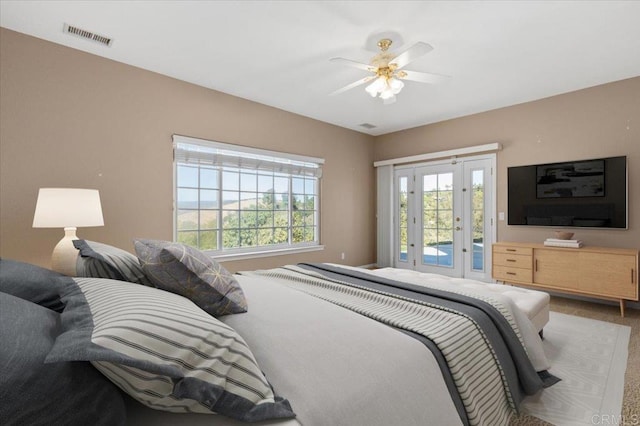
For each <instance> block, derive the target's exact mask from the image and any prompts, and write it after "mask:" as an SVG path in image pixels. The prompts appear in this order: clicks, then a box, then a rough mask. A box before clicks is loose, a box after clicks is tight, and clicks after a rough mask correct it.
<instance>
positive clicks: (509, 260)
mask: <svg viewBox="0 0 640 426" xmlns="http://www.w3.org/2000/svg"><path fill="white" fill-rule="evenodd" d="M506 260H507V262H515V261H516V260H515V259H506Z"/></svg>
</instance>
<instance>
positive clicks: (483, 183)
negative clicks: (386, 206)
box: [394, 157, 495, 281]
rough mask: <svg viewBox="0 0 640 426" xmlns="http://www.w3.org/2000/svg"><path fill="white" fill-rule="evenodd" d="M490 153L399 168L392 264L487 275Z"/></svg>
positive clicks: (490, 221) (479, 276)
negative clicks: (488, 154)
mask: <svg viewBox="0 0 640 426" xmlns="http://www.w3.org/2000/svg"><path fill="white" fill-rule="evenodd" d="M493 163H494V157H488V158H487V157H482V158H475V157H474V158H471V159H458V160H448V161H446V162H433V163H427V164H420V165H416V166H412V167H398V168H396V169H395V174H394V187H395V191H394V198H395V200H394V204H395V212H394V226H395V232H394V234H395V256H394V263H395V265H394V266H395V267H396V268H406V269H414V270H417V271H421V272H432V273H438V274H443V275H449V276H452V277H466V278H473V279H479V280H485V281H489V280H490V279H491V271H490V270H489V265H491V243H492V242H493V239H494V238H495V236H494V232H495V231H494V228H493V215H494V213H493V212H494V206H493V198H494V197H493V192H494V191H493V187H494V179H493V176H492V170H493Z"/></svg>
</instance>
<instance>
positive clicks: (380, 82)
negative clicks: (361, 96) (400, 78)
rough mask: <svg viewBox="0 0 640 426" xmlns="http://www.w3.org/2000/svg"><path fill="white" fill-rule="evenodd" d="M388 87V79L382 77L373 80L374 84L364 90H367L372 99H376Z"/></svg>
mask: <svg viewBox="0 0 640 426" xmlns="http://www.w3.org/2000/svg"><path fill="white" fill-rule="evenodd" d="M386 87H387V81H386V78H385V77H383V76H380V77H378V78H376V79H375V80H373V83H371V84H370V85H368V86H367V87H366V88H365V89H364V90H366V91H367V93H368V94H370V95H371V97H373V98H375V97H376V96H378V93H381V92H382V91H383V90H385V88H386Z"/></svg>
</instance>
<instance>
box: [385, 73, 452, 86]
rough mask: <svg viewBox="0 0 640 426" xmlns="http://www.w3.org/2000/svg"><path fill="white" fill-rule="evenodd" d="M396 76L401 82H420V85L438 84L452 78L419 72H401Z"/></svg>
mask: <svg viewBox="0 0 640 426" xmlns="http://www.w3.org/2000/svg"><path fill="white" fill-rule="evenodd" d="M396 76H397V77H398V78H400V79H401V80H411V81H419V82H420V83H431V84H438V83H442V82H444V81H447V80H449V79H450V78H451V77H449V76H448V75H441V74H432V73H428V72H419V71H407V70H402V71H399V72H398V73H397V74H396Z"/></svg>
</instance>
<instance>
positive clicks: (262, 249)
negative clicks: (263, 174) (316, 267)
mask: <svg viewBox="0 0 640 426" xmlns="http://www.w3.org/2000/svg"><path fill="white" fill-rule="evenodd" d="M178 144H189V145H198V146H201V147H203V150H204V151H206V152H203V153H202V152H200V151H198V152H197V153H196V154H195V155H196V156H195V157H194V158H193V159H191V160H188V159H181V158H178V157H179V156H182V155H183V154H184V152H183V151H178ZM173 152H174V156H173V197H174V198H173V240H174V241H177V240H178V211H179V209H178V165H179V164H185V161H186V162H189V161H195V162H200V163H201V164H210V165H214V167H217V168H219V172H218V173H219V181H218V182H219V187H220V188H219V189H218V195H219V196H218V208H217V209H218V217H219V218H220V220H219V224H218V226H219V227H218V234H219V236H218V249H217V250H203V251H205V252H206V253H207V254H209V255H210V256H212V257H214V258H216V259H219V260H237V259H247V258H258V257H267V256H278V255H287V254H294V253H302V252H309V251H317V250H323V249H324V246H323V245H322V244H321V241H320V186H321V185H320V182H321V175H322V165H323V164H324V159H323V158H317V157H309V156H302V155H297V154H289V153H282V152H275V151H268V150H263V149H258V148H250V147H245V146H241V145H233V144H227V143H222V142H215V141H208V140H204V139H198V138H192V137H189V136H183V135H173ZM231 153H235V154H236V155H235V156H234V155H229V154H231ZM237 154H241V155H237ZM196 157H197V158H196ZM195 162H194V164H195ZM214 163H215V164H214ZM224 167H234V168H239V169H243V168H244V169H245V170H250V171H252V172H256V171H258V170H275V171H276V172H278V173H285V174H287V175H288V179H289V202H288V212H289V222H288V227H287V229H288V235H289V237H288V242H287V243H284V244H274V245H269V246H252V247H244V248H243V247H239V248H227V249H224V248H221V242H222V230H223V226H222V224H223V222H222V210H223V204H222V191H223V189H222V180H221V178H220V176H221V173H222V172H221V171H222V169H223V168H224ZM302 175H306V176H314V177H315V178H316V183H315V187H314V191H315V194H314V196H315V206H314V207H315V213H314V225H315V235H314V241H313V242H300V243H293V242H292V229H293V226H292V211H293V199H292V197H291V194H292V188H291V181H292V177H295V176H302ZM239 191H240V190H239ZM199 229H200V225H198V230H199ZM274 229H275V228H274Z"/></svg>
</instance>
